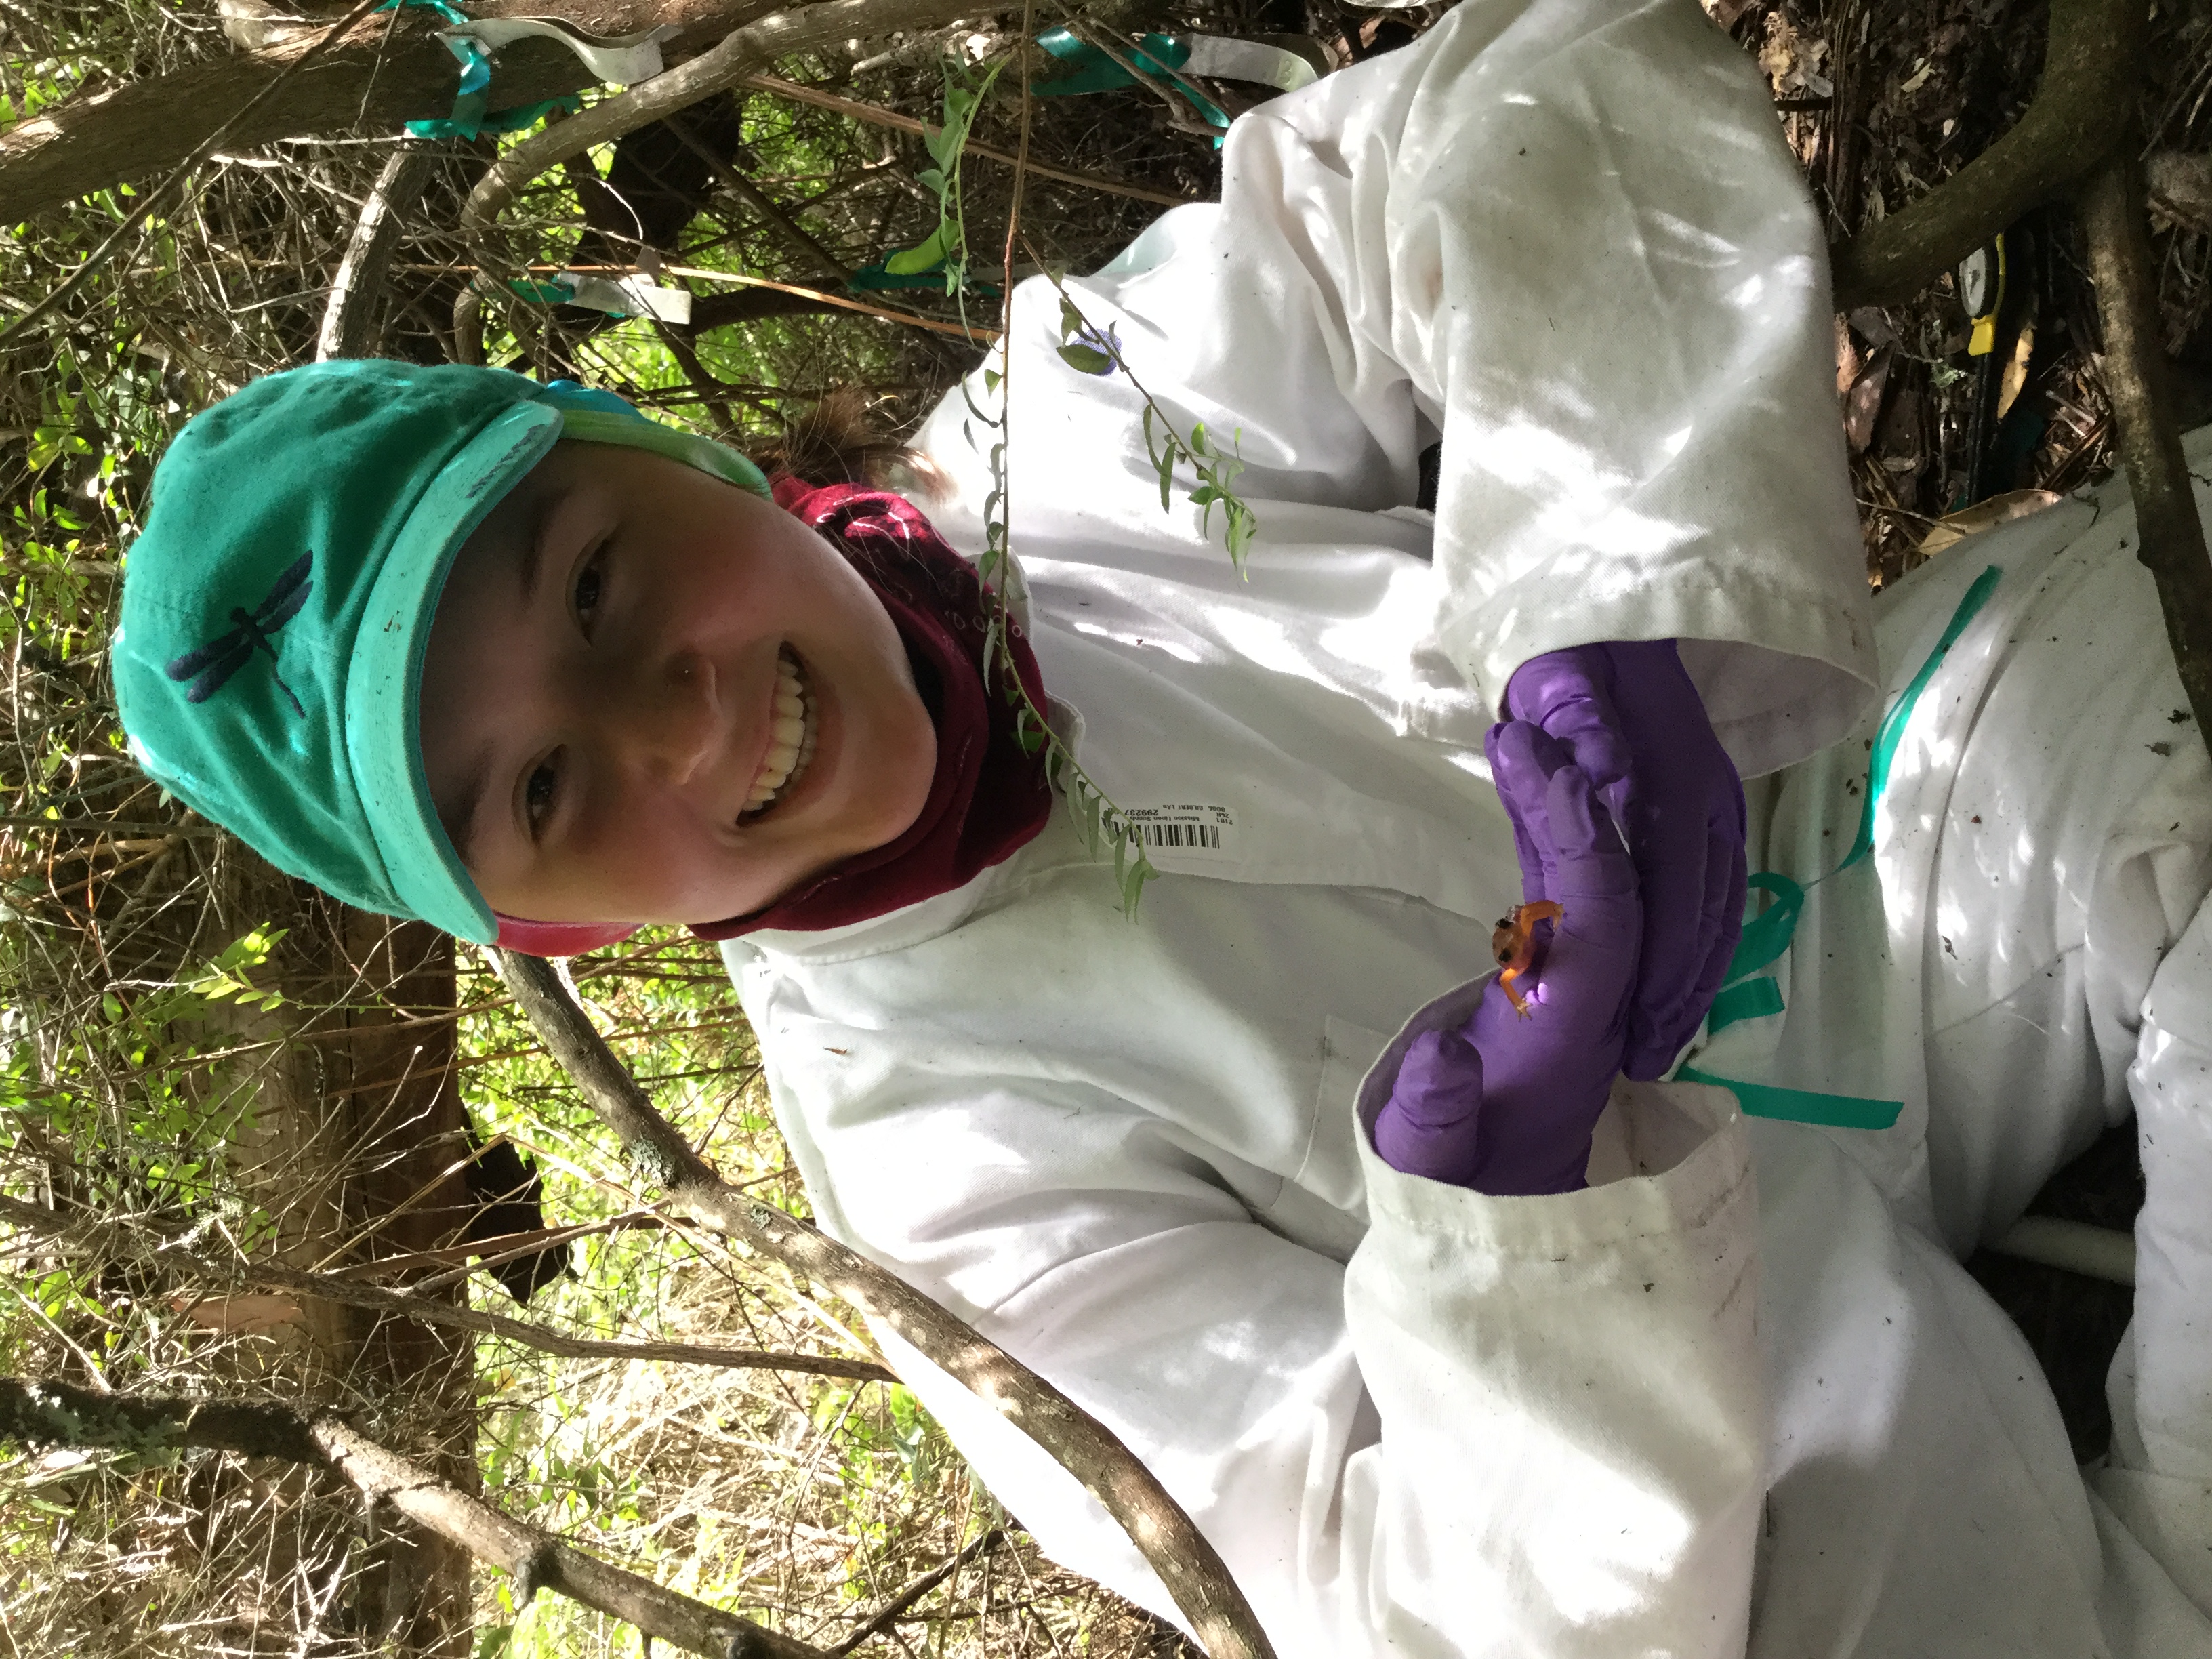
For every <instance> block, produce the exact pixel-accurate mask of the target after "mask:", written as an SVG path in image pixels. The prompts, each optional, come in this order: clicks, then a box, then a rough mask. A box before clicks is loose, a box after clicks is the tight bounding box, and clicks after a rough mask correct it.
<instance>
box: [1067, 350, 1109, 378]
mask: <svg viewBox="0 0 2212 1659" xmlns="http://www.w3.org/2000/svg"><path fill="white" fill-rule="evenodd" d="M1056 355H1057V356H1059V358H1060V362H1063V363H1066V365H1067V366H1068V367H1069V368H1072V369H1073V370H1074V371H1075V372H1076V373H1077V374H1112V373H1113V372H1114V360H1113V359H1112V358H1111V357H1109V356H1107V355H1106V354H1105V353H1104V352H1103V351H1100V350H1097V349H1096V348H1094V347H1091V346H1087V345H1064V346H1061V347H1060V348H1059V349H1058V352H1057V354H1056Z"/></svg>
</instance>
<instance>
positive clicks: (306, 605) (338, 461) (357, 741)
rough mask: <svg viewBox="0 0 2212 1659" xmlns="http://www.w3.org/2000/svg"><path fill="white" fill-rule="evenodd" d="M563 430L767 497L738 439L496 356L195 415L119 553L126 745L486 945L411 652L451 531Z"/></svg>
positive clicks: (183, 782)
mask: <svg viewBox="0 0 2212 1659" xmlns="http://www.w3.org/2000/svg"><path fill="white" fill-rule="evenodd" d="M563 438H567V439H571V440H574V441H580V442H585V443H609V444H620V445H623V446H625V447H635V448H642V449H647V450H651V451H653V452H654V453H659V454H662V455H665V456H667V457H669V458H670V459H673V460H678V461H682V462H684V464H685V465H690V466H695V467H697V468H699V469H701V470H702V471H707V472H710V473H712V474H714V476H716V477H720V478H723V479H725V480H726V481H727V482H729V483H733V484H736V485H738V487H740V488H741V489H747V490H750V491H751V492H753V493H754V494H756V495H763V496H766V495H768V494H769V486H768V483H767V481H766V480H765V479H764V478H763V477H762V476H761V473H760V470H759V469H758V468H757V467H756V466H754V465H753V464H752V463H751V462H750V461H749V460H747V459H745V458H744V456H742V455H740V454H738V453H737V452H736V451H734V450H732V449H728V448H726V447H723V446H722V445H720V444H718V443H715V442H714V441H712V440H710V439H707V438H703V437H701V436H699V435H697V434H696V433H691V432H684V431H681V430H679V429H678V428H673V427H667V426H663V425H661V424H660V423H659V422H656V421H652V420H648V419H647V418H646V416H643V415H641V414H640V413H639V412H638V411H637V410H635V409H634V408H632V407H631V406H630V405H629V404H627V403H625V402H623V400H622V399H621V398H617V397H616V396H614V395H613V394H612V393H611V392H598V391H592V390H590V389H587V388H586V387H583V386H577V385H575V384H574V382H572V381H556V382H554V383H553V384H552V385H550V386H541V385H539V384H538V382H537V381H535V380H531V379H529V378H528V377H527V376H526V375H522V374H512V373H510V372H508V371H507V370H505V369H496V368H471V367H467V366H465V365H462V364H446V365H442V366H439V367H434V368H422V367H419V366H416V365H415V364H411V363H399V362H383V361H380V360H376V359H347V360H340V361H335V362H323V363H316V364H313V365H311V366H309V367H307V368H295V369H290V370H288V371H286V372H285V373H283V374H271V375H269V376H267V377H266V378H264V379H262V380H256V381H254V382H252V384H251V385H249V386H246V388H245V389H244V390H243V391H241V392H238V393H236V394H235V395H234V396H232V397H230V398H226V399H224V400H223V401H222V403H220V404H216V405H215V407H213V408H212V409H210V410H206V411H205V412H204V413H203V414H201V415H199V416H196V417H195V418H193V419H192V420H191V422H188V423H187V424H186V425H185V428H184V430H183V431H182V432H180V433H179V434H178V435H177V437H176V440H175V441H174V442H173V443H172V444H171V445H170V446H169V448H168V451H167V453H166V454H164V455H163V457H162V458H161V465H160V466H159V467H158V468H156V469H155V474H154V485H153V501H152V506H151V509H150V511H149V513H148V515H147V519H146V527H145V531H144V532H143V534H142V535H141V536H140V537H139V538H138V539H137V541H136V542H134V543H132V544H131V549H130V551H129V553H128V555H127V557H126V560H125V566H124V578H123V612H122V619H121V621H120V623H118V626H117V628H116V630H115V638H114V641H113V647H112V663H113V668H114V676H115V696H116V702H117V705H118V708H119V710H120V712H121V714H122V717H123V727H124V730H125V732H126V733H127V734H128V736H129V738H130V740H131V753H132V755H133V756H135V757H137V761H138V763H139V764H140V765H141V766H143V768H144V769H146V771H147V772H148V773H149V774H150V775H152V776H153V777H154V778H155V781H158V782H159V783H161V785H162V786H163V787H165V788H167V789H168V790H169V791H170V792H171V793H173V794H174V795H176V796H177V797H178V798H179V799H181V800H183V801H184V802H185V805H188V806H190V807H191V808H192V809H193V810H194V811H197V812H199V813H200V814H202V815H203V816H204V817H208V818H210V819H212V820H214V821H215V822H216V823H219V824H221V825H222V827H223V828H224V829H228V830H229V831H230V832H231V833H232V834H234V835H235V836H238V837H239V839H240V840H241V841H243V842H246V844H247V845H248V846H250V847H252V848H253V850H254V851H255V852H257V853H258V854H261V855H262V857H264V858H265V859H267V860H269V861H270V863H271V864H274V865H275V866H277V867H278V868H279V869H281V870H284V871H286V872H289V873H290V874H292V875H295V876H300V877H302V878H305V879H307V880H308V881H311V882H313V883H314V884H315V885H316V886H318V887H319V888H321V889H322V890H324V891H325V892H327V893H330V894H331V895H333V896H336V897H337V898H340V899H343V900H344V901H345V902H347V903H349V904H353V905H357V906H359V907H361V908H363V909H368V910H375V911H379V912H380V913H382V914H384V915H394V916H411V917H414V918H416V919H418V920H420V921H428V922H430V923H433V924H435V926H437V927H442V928H444V929H445V930H446V931H447V933H453V934H456V935H458V936H459V937H460V938H462V939H474V940H477V942H479V943H481V944H486V945H489V944H492V943H494V942H495V940H496V939H497V938H498V934H499V923H498V919H497V918H496V917H495V915H493V914H492V911H491V908H490V907H489V905H487V904H486V903H485V902H484V901H483V895H482V894H480V893H479V892H477V887H476V884H475V882H474V881H472V880H471V878H470V877H469V873H468V871H467V870H466V869H465V867H464V866H463V865H462V863H461V860H460V856H459V854H458V853H456V852H455V851H454V848H453V842H452V841H451V839H450V838H449V837H448V836H447V834H446V831H445V829H444V827H443V826H442V825H441V823H439V822H438V814H437V810H436V808H435V805H433V803H432V802H431V799H430V790H429V784H428V779H427V778H426V777H425V775H424V773H423V767H422V733H421V721H422V708H421V704H422V653H423V650H424V647H426V646H427V644H428V641H429V636H430V624H431V621H432V618H433V617H435V614H436V611H437V605H438V596H439V594H440V592H441V591H442V590H443V588H444V586H445V581H446V574H447V571H448V570H450V569H451V568H453V556H454V555H455V554H456V553H458V552H459V550H460V547H461V544H462V543H464V542H465V541H466V540H467V539H468V538H469V536H470V534H471V532H474V531H475V529H476V528H477V526H478V525H479V524H481V523H482V522H483V519H484V515H485V514H486V513H489V512H490V511H491V509H492V507H494V506H495V504H496V503H497V502H498V501H500V499H501V497H502V496H504V495H506V494H507V491H508V490H510V489H513V487H514V486H515V484H516V483H519V482H520V480H521V479H522V478H523V477H524V476H525V475H526V474H527V473H528V472H529V471H530V470H531V468H532V467H533V466H535V465H537V464H538V461H539V460H540V459H542V458H543V457H544V454H545V453H546V452H547V451H548V450H550V448H551V447H553V445H554V444H555V442H556V441H559V440H561V439H563Z"/></svg>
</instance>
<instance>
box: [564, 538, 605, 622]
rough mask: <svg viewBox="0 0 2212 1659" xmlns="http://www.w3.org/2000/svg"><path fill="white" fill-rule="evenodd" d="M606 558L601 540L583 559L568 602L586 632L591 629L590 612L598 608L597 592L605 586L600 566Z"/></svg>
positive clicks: (603, 543) (603, 573)
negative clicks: (590, 554) (586, 557)
mask: <svg viewBox="0 0 2212 1659" xmlns="http://www.w3.org/2000/svg"><path fill="white" fill-rule="evenodd" d="M605 558H606V544H605V542H602V543H600V544H599V546H597V547H595V548H593V549H592V556H591V557H590V558H588V559H586V560H585V561H584V565H583V568H582V569H580V570H579V571H577V573H576V586H575V590H574V592H572V593H570V595H569V596H568V603H569V604H570V605H571V606H573V607H574V611H575V613H576V621H577V623H579V624H580V625H581V626H582V628H583V629H584V630H585V632H586V633H589V632H590V631H591V627H592V613H593V612H595V611H598V610H599V594H600V592H601V590H602V589H603V588H605V586H606V575H605V572H604V571H603V570H601V568H600V566H601V564H602V563H603V562H605Z"/></svg>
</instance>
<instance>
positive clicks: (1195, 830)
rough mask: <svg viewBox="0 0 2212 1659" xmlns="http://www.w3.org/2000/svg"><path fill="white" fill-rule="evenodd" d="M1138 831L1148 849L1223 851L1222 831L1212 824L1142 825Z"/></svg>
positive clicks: (1138, 827)
mask: <svg viewBox="0 0 2212 1659" xmlns="http://www.w3.org/2000/svg"><path fill="white" fill-rule="evenodd" d="M1137 831H1138V833H1139V835H1141V836H1144V838H1145V845H1146V846H1147V847H1193V848H1196V847H1203V848H1206V851H1207V852H1209V853H1218V852H1219V851H1220V850H1221V831H1220V829H1218V828H1217V827H1216V826H1215V825H1213V824H1211V823H1140V824H1139V825H1138V826H1137Z"/></svg>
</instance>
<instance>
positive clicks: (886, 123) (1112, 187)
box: [738, 75, 1198, 207]
mask: <svg viewBox="0 0 2212 1659" xmlns="http://www.w3.org/2000/svg"><path fill="white" fill-rule="evenodd" d="M738 85H739V86H741V87H748V88H751V89H752V90H753V91H755V92H766V93H773V94H775V96H776V97H778V98H786V99H788V100H791V101H792V102H793V103H794V104H811V105H813V106H815V107H816V108H817V109H827V110H835V111H836V112H837V113H838V114H840V115H843V116H847V117H848V118H851V119H853V120H855V121H865V122H866V123H867V124H868V125H871V126H878V127H889V128H890V129H891V130H892V131H894V132H912V133H917V134H920V135H921V136H923V137H927V136H928V135H929V134H930V133H932V132H934V131H936V129H935V128H934V127H933V126H931V125H929V124H928V123H927V122H926V121H917V120H915V118H914V117H912V116H911V115H901V114H900V113H899V112H897V111H896V110H890V109H884V108H882V107H880V106H878V105H875V104H864V103H861V102H860V101H859V100H856V99H852V98H840V97H839V96H838V95H837V94H836V93H834V92H823V90H822V89H821V88H818V87H803V86H800V85H799V83H798V82H796V81H785V80H780V79H779V78H777V77H776V76H773V75H748V76H744V77H743V78H742V79H740V80H739V81H738ZM961 148H962V149H964V150H965V151H966V152H967V153H968V154H969V155H981V156H982V157H984V158H985V159H986V160H987V161H1003V162H1005V163H1006V165H1007V166H1008V167H1012V166H1014V165H1015V161H1016V158H1015V157H1014V156H1012V155H1009V154H1008V153H1007V152H1006V151H1005V150H1003V149H994V148H992V147H991V146H990V145H989V144H986V143H980V142H978V141H977V140H975V139H973V138H970V139H969V141H968V142H967V143H965V144H963V145H962V146H961ZM1023 166H1024V168H1025V170H1026V171H1028V172H1030V173H1036V175H1037V177H1038V178H1040V179H1058V180H1059V181H1060V183H1061V184H1063V185H1081V186H1082V187H1083V188H1084V189H1085V190H1095V191H1099V192H1100V193H1102V194H1103V195H1107V196H1126V197H1129V198H1130V199H1131V200H1132V201H1137V202H1158V203H1159V204H1161V205H1162V206H1164V207H1181V206H1182V205H1183V204H1185V203H1187V202H1194V201H1196V200H1197V199H1198V197H1194V196H1176V195H1171V194H1170V193H1169V192H1168V191H1164V190H1147V189H1146V188H1145V186H1143V185H1127V184H1124V183H1122V182H1121V180H1120V179H1109V178H1108V177H1106V176H1105V175H1104V174H1103V173H1084V172H1080V171H1079V170H1077V169H1075V168H1072V167H1049V166H1047V165H1046V164H1045V163H1044V162H1042V161H1038V160H1037V159H1036V157H1035V156H1034V155H1032V156H1031V157H1030V158H1029V160H1028V161H1026V162H1024V163H1023Z"/></svg>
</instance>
